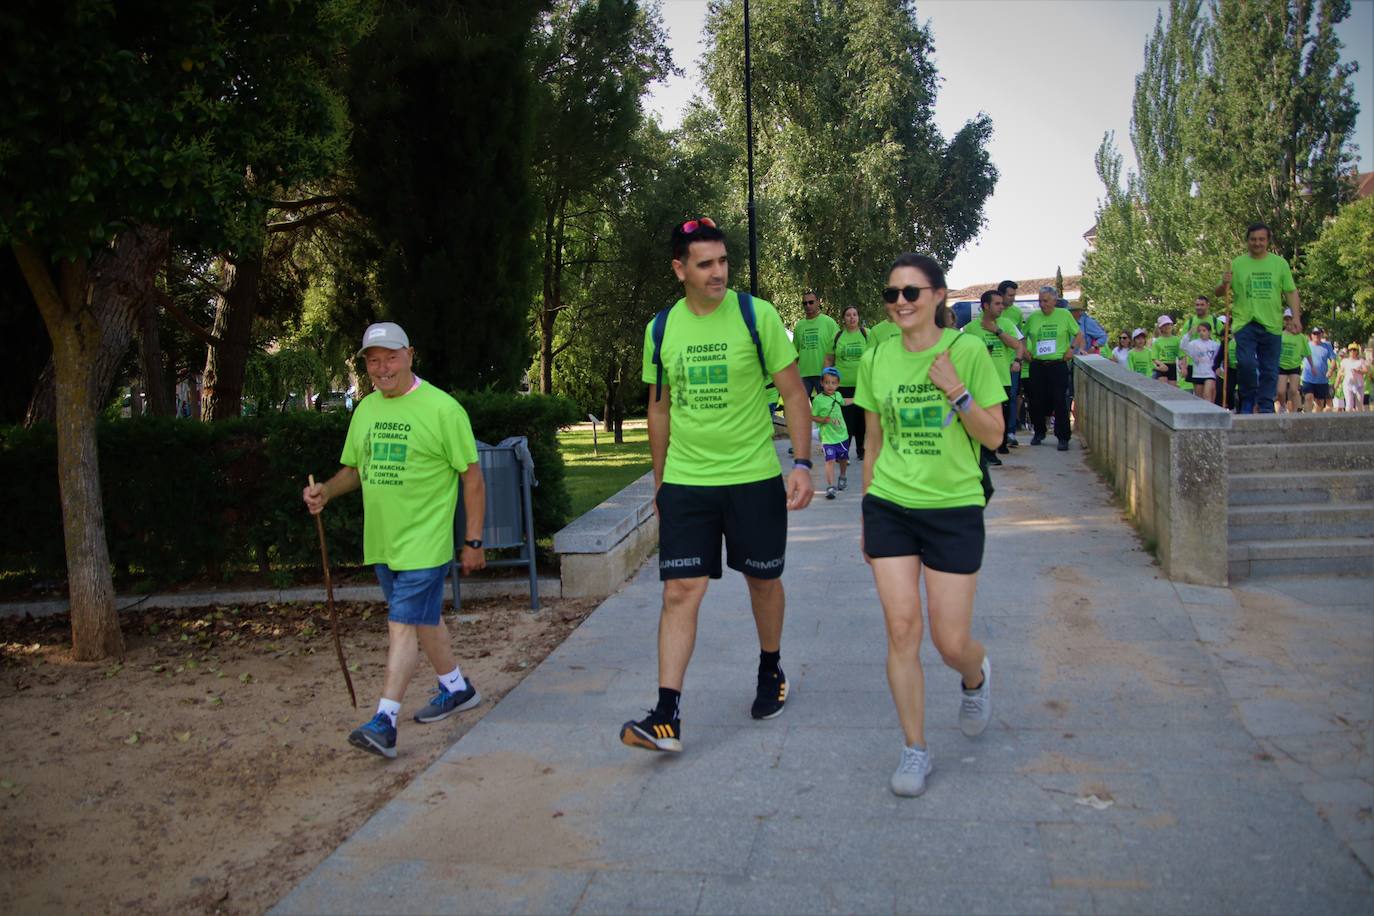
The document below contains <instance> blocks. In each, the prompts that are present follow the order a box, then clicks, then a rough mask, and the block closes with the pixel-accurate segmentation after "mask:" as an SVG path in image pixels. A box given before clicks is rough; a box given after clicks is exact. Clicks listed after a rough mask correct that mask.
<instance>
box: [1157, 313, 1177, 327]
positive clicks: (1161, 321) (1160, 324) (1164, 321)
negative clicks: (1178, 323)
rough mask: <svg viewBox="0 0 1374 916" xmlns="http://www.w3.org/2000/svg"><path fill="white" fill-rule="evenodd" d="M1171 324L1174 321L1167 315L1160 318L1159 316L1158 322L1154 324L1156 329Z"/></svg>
mask: <svg viewBox="0 0 1374 916" xmlns="http://www.w3.org/2000/svg"><path fill="white" fill-rule="evenodd" d="M1173 323H1174V319H1172V318H1170V317H1169V316H1168V315H1160V316H1159V320H1158V321H1156V322H1155V327H1157V328H1162V327H1164V326H1165V325H1166V324H1173Z"/></svg>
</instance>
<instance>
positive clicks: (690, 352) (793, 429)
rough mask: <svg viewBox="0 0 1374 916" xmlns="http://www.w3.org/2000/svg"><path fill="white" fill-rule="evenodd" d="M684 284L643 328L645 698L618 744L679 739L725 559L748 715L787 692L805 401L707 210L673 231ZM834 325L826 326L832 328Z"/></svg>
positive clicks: (804, 472) (669, 744)
mask: <svg viewBox="0 0 1374 916" xmlns="http://www.w3.org/2000/svg"><path fill="white" fill-rule="evenodd" d="M672 254H673V262H672V263H673V272H674V273H675V274H676V275H677V278H678V280H679V281H681V283H682V287H683V297H682V298H681V299H679V300H678V301H677V302H676V303H675V304H674V305H673V306H672V307H671V308H668V309H665V310H664V311H663V312H661V313H659V315H658V316H657V317H655V318H654V320H653V321H652V322H650V323H649V326H648V327H647V328H645V331H644V371H643V379H644V382H645V383H646V384H647V385H648V386H649V447H650V451H651V453H652V455H653V467H654V484H655V486H656V488H657V492H656V496H655V500H654V506H655V509H656V510H657V512H658V517H659V560H658V570H659V579H660V580H662V582H663V608H662V611H661V613H660V616H659V623H658V685H659V687H658V704H657V705H656V706H655V707H654V708H653V709H652V710H651V711H650V712H649V715H648V716H647V717H645V718H644V719H641V720H640V721H638V722H626V723H625V724H624V725H623V726H621V729H620V740H621V741H622V742H624V743H625V744H627V745H629V746H630V747H640V748H645V749H648V750H655V751H681V750H682V722H681V712H680V710H681V698H682V684H683V679H684V677H685V676H686V673H687V664H688V662H689V661H690V660H691V657H692V648H693V646H694V645H695V643H696V633H697V615H698V611H699V610H700V608H701V602H702V599H704V598H705V597H706V587H707V585H708V583H709V582H710V580H711V579H719V578H720V577H721V572H722V570H721V557H720V548H721V541H722V539H723V540H724V542H725V552H726V565H728V566H729V567H730V568H731V569H734V570H738V571H739V572H741V573H743V575H744V580H745V583H746V584H747V585H748V587H749V600H750V604H751V606H752V608H753V613H754V623H755V626H756V627H757V629H758V635H759V650H760V651H759V667H758V685H757V691H756V693H755V696H754V704H753V708H752V710H751V715H752V716H753V717H754V718H755V719H771V718H773V717H774V716H777V715H778V714H779V713H781V712H782V710H783V705H784V703H786V701H787V690H788V685H787V677H786V675H785V674H783V671H782V666H781V657H782V656H781V651H782V646H781V643H782V623H783V606H784V596H783V588H782V579H781V576H782V570H783V559H784V554H785V552H786V547H787V512H788V510H789V509H803V508H805V507H806V506H807V505H808V504H810V502H811V496H812V493H813V492H814V491H813V487H812V483H811V461H810V454H811V407H810V403H809V401H808V399H807V396H806V389H805V388H804V387H803V386H802V380H801V374H800V373H799V372H798V370H797V352H796V350H795V349H794V348H793V346H792V344H791V342H790V341H788V339H787V331H786V330H785V329H784V328H783V325H782V320H781V319H780V318H779V317H778V313H777V311H776V310H775V309H774V308H773V306H772V305H771V304H770V303H768V302H765V301H763V300H762V299H754V298H752V297H750V296H749V295H748V294H747V293H736V292H735V291H734V290H731V289H730V288H729V287H728V286H727V285H726V283H727V281H728V280H729V277H730V262H729V258H728V256H727V254H726V249H725V234H724V233H723V232H721V231H720V229H718V228H717V227H716V224H715V223H713V222H712V221H711V220H709V219H704V218H703V219H694V220H689V221H687V222H685V223H683V224H682V225H680V226H676V227H674V229H673V233H672ZM832 339H833V338H832ZM770 378H771V380H772V382H773V384H774V385H776V386H777V390H778V392H779V393H780V394H781V395H782V399H783V404H784V409H785V411H786V415H787V431H788V434H789V435H790V437H791V440H792V449H793V452H794V454H795V456H796V457H795V458H794V459H793V461H792V468H791V472H790V473H789V474H788V475H787V478H786V481H784V479H783V477H782V472H781V467H780V465H779V463H778V455H777V451H776V450H775V449H774V447H773V426H772V423H771V421H770V420H769V417H768V410H767V401H766V400H765V397H764V385H765V384H766V383H767V382H768V381H769V379H770Z"/></svg>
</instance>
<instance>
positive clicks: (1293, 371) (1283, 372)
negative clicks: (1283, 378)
mask: <svg viewBox="0 0 1374 916" xmlns="http://www.w3.org/2000/svg"><path fill="white" fill-rule="evenodd" d="M1301 371H1302V366H1294V367H1293V368H1292V369H1282V368H1281V369H1279V375H1297V374H1298V373H1299V372H1301Z"/></svg>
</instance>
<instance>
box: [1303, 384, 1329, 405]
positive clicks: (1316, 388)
mask: <svg viewBox="0 0 1374 916" xmlns="http://www.w3.org/2000/svg"><path fill="white" fill-rule="evenodd" d="M1302 393H1303V394H1310V395H1312V397H1314V398H1316V399H1317V400H1318V401H1329V400H1331V384H1330V383H1329V382H1303V383H1302Z"/></svg>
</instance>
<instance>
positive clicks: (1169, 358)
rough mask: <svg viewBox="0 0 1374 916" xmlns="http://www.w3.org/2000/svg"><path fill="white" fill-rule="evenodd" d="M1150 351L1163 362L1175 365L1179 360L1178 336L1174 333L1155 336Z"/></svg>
mask: <svg viewBox="0 0 1374 916" xmlns="http://www.w3.org/2000/svg"><path fill="white" fill-rule="evenodd" d="M1150 352H1151V353H1153V354H1154V358H1155V359H1157V360H1159V361H1160V362H1161V363H1164V364H1165V365H1173V364H1174V363H1175V362H1176V361H1177V360H1178V338H1177V337H1174V336H1173V335H1169V336H1167V337H1166V336H1164V335H1163V334H1161V335H1160V336H1159V337H1156V338H1155V340H1154V343H1152V344H1150Z"/></svg>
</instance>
